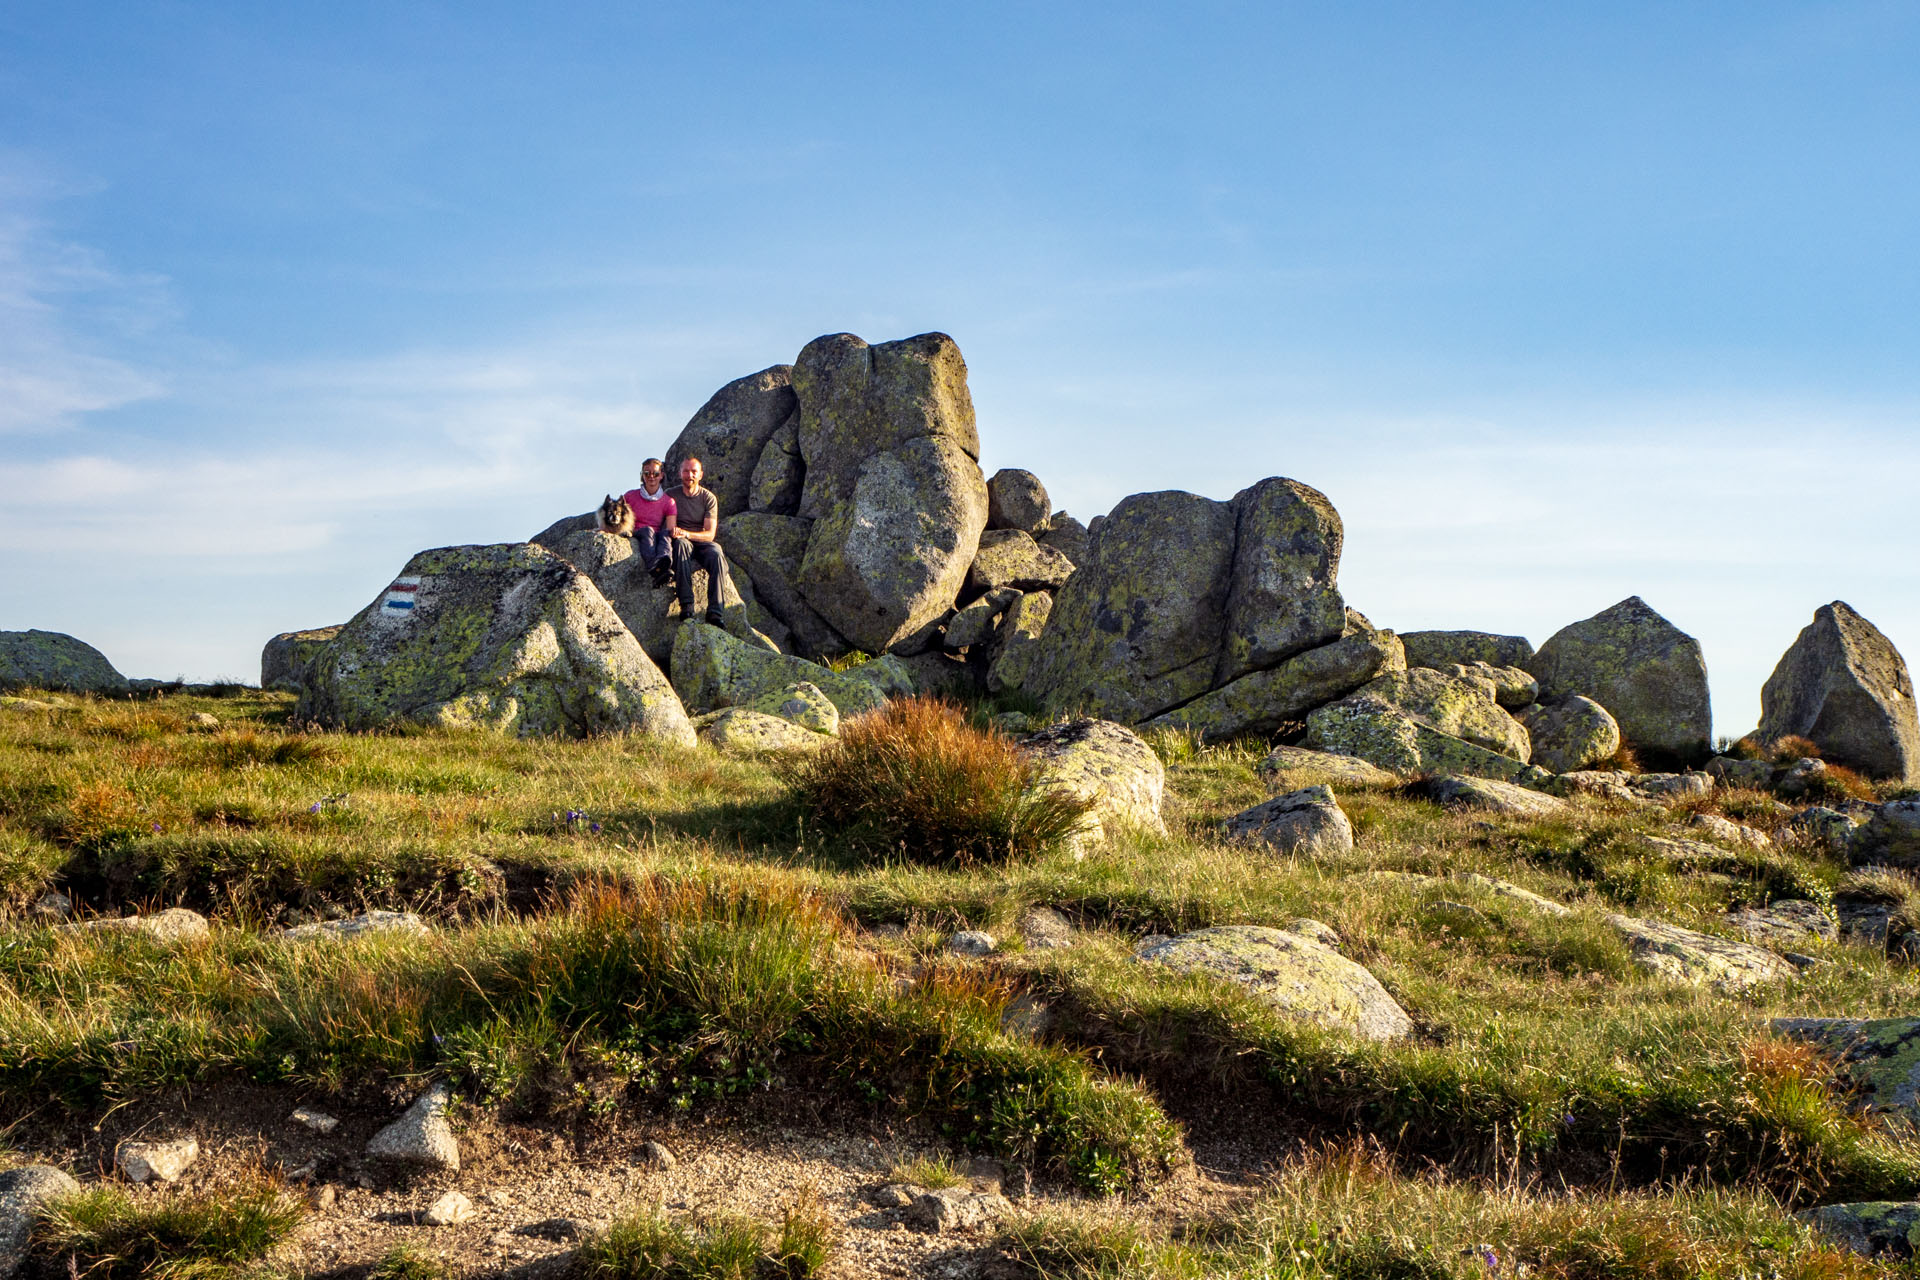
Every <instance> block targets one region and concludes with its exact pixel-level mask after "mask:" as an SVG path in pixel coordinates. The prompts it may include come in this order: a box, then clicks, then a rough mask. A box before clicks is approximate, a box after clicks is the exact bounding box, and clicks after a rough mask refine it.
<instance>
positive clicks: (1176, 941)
mask: <svg viewBox="0 0 1920 1280" xmlns="http://www.w3.org/2000/svg"><path fill="white" fill-rule="evenodd" d="M1134 955H1135V957H1136V958H1137V959H1139V960H1141V961H1143V962H1146V963H1151V964H1158V965H1164V966H1166V967H1167V968H1170V969H1174V970H1177V971H1179V972H1182V973H1199V974H1207V975H1210V976H1212V977H1216V978H1220V979H1222V980H1224V981H1227V982H1232V983H1234V984H1236V985H1237V986H1240V987H1243V988H1245V989H1246V990H1247V991H1249V992H1250V993H1252V994H1253V995H1254V996H1256V997H1257V998H1259V999H1260V1000H1263V1001H1265V1002H1266V1003H1268V1004H1270V1005H1273V1006H1274V1007H1275V1008H1277V1009H1280V1010H1281V1011H1282V1012H1285V1013H1287V1014H1289V1015H1291V1016H1293V1017H1296V1018H1301V1019H1303V1020H1305V1021H1308V1022H1312V1023H1315V1024H1317V1025H1319V1026H1323V1027H1328V1028H1330V1029H1333V1030H1336V1031H1345V1032H1348V1033H1349V1034H1352V1035H1356V1036H1359V1037H1361V1038H1363V1039H1367V1040H1403V1039H1405V1038H1407V1037H1408V1036H1409V1035H1411V1034H1412V1033H1413V1020H1412V1019H1411V1018H1409V1017H1408V1016H1407V1013H1406V1010H1404V1009H1402V1008H1401V1007H1400V1004H1399V1002H1398V1001H1396V1000H1395V999H1394V998H1393V996H1392V995H1391V994H1390V993H1389V992H1388V991H1387V989H1386V988H1385V987H1383V986H1381V985H1380V981H1379V979H1377V978H1375V977H1374V976H1373V975H1372V974H1371V973H1369V972H1367V970H1366V969H1365V968H1364V967H1363V966H1361V965H1359V964H1357V963H1355V962H1354V961H1352V960H1349V959H1347V957H1345V956H1343V955H1341V954H1340V953H1339V952H1337V951H1334V950H1332V949H1331V948H1329V947H1327V946H1324V945H1322V944H1321V943H1319V942H1317V941H1314V940H1313V939H1312V938H1310V937H1307V936H1305V935H1304V934H1301V933H1293V932H1288V931H1286V930H1281V929H1274V928H1270V927H1268V926H1265V925H1246V924H1243V925H1221V926H1218V927H1216V928H1211V929H1199V930H1196V931H1194V932H1192V933H1186V934H1182V935H1180V936H1179V937H1177V938H1163V939H1159V940H1155V941H1150V942H1148V943H1146V944H1145V945H1143V946H1141V947H1140V948H1139V949H1138V950H1136V951H1135V952H1134Z"/></svg>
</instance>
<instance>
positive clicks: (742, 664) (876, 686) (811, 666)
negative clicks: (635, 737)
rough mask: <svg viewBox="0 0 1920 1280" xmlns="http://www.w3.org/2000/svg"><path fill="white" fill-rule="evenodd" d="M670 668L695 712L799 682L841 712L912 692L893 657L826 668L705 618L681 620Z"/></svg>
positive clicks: (749, 700)
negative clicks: (755, 643) (760, 645)
mask: <svg viewBox="0 0 1920 1280" xmlns="http://www.w3.org/2000/svg"><path fill="white" fill-rule="evenodd" d="M672 671H673V687H674V689H676V690H677V691H678V692H679V694H680V699H681V701H682V702H684V703H685V704H686V705H687V706H688V707H689V708H691V709H693V710H694V711H696V712H705V711H717V710H719V709H721V708H723V707H745V706H752V705H754V703H755V702H756V700H758V699H759V698H762V697H764V696H765V695H767V694H772V693H784V691H786V690H787V689H788V688H789V686H792V685H794V684H799V683H806V684H811V685H813V686H814V687H815V688H817V689H819V690H820V692H822V693H824V694H825V695H826V696H827V699H828V701H830V702H832V703H833V705H834V706H835V707H836V708H837V709H838V710H839V712H840V714H841V715H842V716H854V715H859V714H860V713H861V712H863V711H874V710H877V709H878V708H880V707H881V706H883V705H885V703H886V700H887V699H888V698H889V697H891V696H895V695H900V694H908V693H912V692H913V687H912V683H911V681H910V679H909V678H908V677H907V675H906V674H905V671H904V670H903V668H902V667H901V666H900V665H899V664H898V663H896V662H889V661H886V660H884V659H875V660H873V661H870V662H863V663H861V664H860V665H859V666H856V667H852V668H849V669H848V670H846V671H831V670H828V669H827V668H826V667H823V666H821V665H820V664H819V663H817V662H808V661H807V660H806V659H805V658H796V657H794V656H793V655H791V654H785V653H768V652H767V651H766V650H764V649H757V648H754V647H752V646H750V645H746V644H742V643H741V642H740V641H739V640H738V639H736V638H734V637H733V636H731V635H728V634H727V633H726V632H724V631H722V630H720V628H718V627H710V626H708V625H707V624H706V623H704V622H689V623H686V624H684V625H682V626H681V628H680V633H679V634H678V635H677V636H675V637H674V641H673V662H672Z"/></svg>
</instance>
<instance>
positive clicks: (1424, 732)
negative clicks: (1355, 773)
mask: <svg viewBox="0 0 1920 1280" xmlns="http://www.w3.org/2000/svg"><path fill="white" fill-rule="evenodd" d="M1307 745H1308V746H1309V747H1312V748H1315V749H1316V750H1320V751H1330V752H1334V753H1336V754H1339V755H1348V756H1355V757H1358V758H1359V759H1362V760H1365V761H1367V762H1368V763H1369V764H1373V765H1376V766H1378V767H1379V768H1382V769H1386V770H1388V771H1389V772H1392V773H1400V774H1416V773H1459V774H1467V775H1470V776H1472V777H1476V778H1493V779H1496V780H1498V781H1501V782H1517V783H1519V784H1521V785H1522V786H1528V787H1540V786H1543V785H1544V784H1545V783H1546V782H1547V781H1548V780H1549V779H1550V778H1551V777H1552V776H1553V775H1551V774H1549V773H1547V772H1546V770H1544V769H1540V768H1537V767H1535V766H1533V765H1531V764H1527V763H1525V762H1524V761H1521V760H1516V759H1514V758H1513V757H1512V756H1510V755H1503V754H1501V753H1500V752H1498V751H1490V750H1488V749H1487V748H1485V747H1482V746H1480V745H1478V744H1476V743H1472V742H1468V741H1466V740H1465V739H1463V738H1456V737H1454V736H1452V735H1451V734H1447V733H1442V732H1440V731H1439V730H1438V729H1435V728H1434V727H1433V726H1432V725H1430V724H1428V723H1426V722H1425V721H1424V720H1422V719H1421V718H1420V717H1418V716H1417V715H1415V714H1413V713H1412V712H1410V711H1408V710H1406V709H1405V708H1404V707H1400V706H1396V705H1395V704H1394V703H1392V702H1390V701H1388V700H1387V699H1386V698H1384V697H1380V696H1377V695H1375V694H1370V693H1355V694H1350V695H1349V696H1347V697H1345V698H1342V699H1340V700H1339V701H1338V702H1331V703H1328V704H1327V705H1326V706H1324V707H1321V708H1319V709H1318V710H1316V711H1314V712H1313V713H1312V714H1311V715H1309V716H1308V717H1307Z"/></svg>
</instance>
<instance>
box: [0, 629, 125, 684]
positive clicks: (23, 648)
mask: <svg viewBox="0 0 1920 1280" xmlns="http://www.w3.org/2000/svg"><path fill="white" fill-rule="evenodd" d="M6 689H62V690H65V691H67V692H69V693H98V694H107V695H110V696H117V695H121V694H125V693H128V692H129V691H130V690H131V686H130V685H129V684H128V683H127V678H126V677H125V676H123V675H121V674H120V673H119V672H118V671H115V670H114V669H113V664H112V663H111V662H108V661H107V655H105V654H104V653H101V652H100V651H99V650H98V649H96V648H94V647H93V646H92V645H90V644H88V643H87V642H86V641H84V640H76V639H75V638H74V637H72V636H70V635H67V634H65V633H64V632H60V631H0V690H6Z"/></svg>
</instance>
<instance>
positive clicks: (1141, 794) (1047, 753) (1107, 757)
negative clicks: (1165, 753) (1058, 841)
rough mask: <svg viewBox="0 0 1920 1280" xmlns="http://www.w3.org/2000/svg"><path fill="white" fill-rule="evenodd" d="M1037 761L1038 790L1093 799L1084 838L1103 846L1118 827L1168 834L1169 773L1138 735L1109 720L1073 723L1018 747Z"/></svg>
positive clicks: (1039, 734) (1051, 729) (1034, 782)
mask: <svg viewBox="0 0 1920 1280" xmlns="http://www.w3.org/2000/svg"><path fill="white" fill-rule="evenodd" d="M1020 749H1021V750H1022V751H1024V752H1026V753H1027V755H1028V756H1029V757H1031V758H1032V760H1033V762H1034V779H1033V788H1034V790H1036V791H1066V792H1069V793H1071V794H1073V795H1076V796H1079V797H1081V798H1082V799H1085V800H1089V801H1091V802H1092V804H1093V808H1092V809H1090V810H1089V811H1088V813H1087V819H1086V827H1085V831H1084V834H1085V837H1086V839H1088V840H1090V841H1095V842H1097V841H1099V840H1101V839H1103V838H1105V837H1106V836H1108V835H1111V834H1113V830H1114V829H1115V828H1116V827H1129V826H1131V827H1139V828H1144V829H1146V830H1149V831H1164V830H1166V824H1165V823H1164V821H1163V820H1162V819H1161V817H1160V801H1161V798H1162V797H1163V796H1164V794H1165V792H1166V786H1167V770H1166V766H1164V765H1162V764H1161V763H1160V757H1159V756H1157V755H1155V754H1154V753H1153V748H1152V747H1149V746H1148V745H1147V744H1146V743H1145V742H1144V741H1143V740H1142V739H1141V737H1140V735H1139V734H1137V733H1135V732H1134V731H1133V730H1131V729H1129V728H1127V727H1126V726H1125V725H1120V724H1115V723H1113V721H1111V720H1069V721H1067V722H1066V723H1064V724H1056V725H1053V726H1051V727H1050V728H1046V729H1042V730H1041V731H1040V732H1039V733H1036V734H1034V735H1033V736H1032V737H1030V738H1028V739H1027V740H1026V741H1024V742H1022V743H1021V744H1020Z"/></svg>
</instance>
